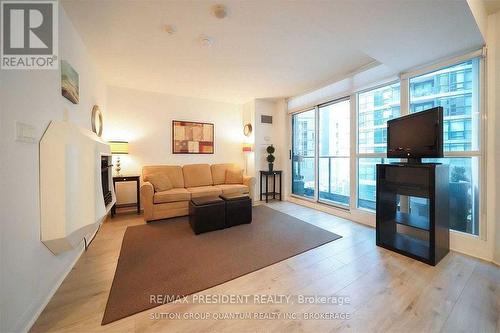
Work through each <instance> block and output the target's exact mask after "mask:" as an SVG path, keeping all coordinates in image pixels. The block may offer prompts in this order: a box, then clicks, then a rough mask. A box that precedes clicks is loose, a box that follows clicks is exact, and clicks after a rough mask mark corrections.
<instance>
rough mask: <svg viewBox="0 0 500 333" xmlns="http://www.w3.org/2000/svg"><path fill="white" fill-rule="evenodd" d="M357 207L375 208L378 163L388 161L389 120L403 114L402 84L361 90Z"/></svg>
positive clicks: (359, 97) (358, 96)
mask: <svg viewBox="0 0 500 333" xmlns="http://www.w3.org/2000/svg"><path fill="white" fill-rule="evenodd" d="M357 100H358V107H357V109H358V123H357V125H358V126H357V128H358V147H357V163H358V179H357V185H358V207H360V208H366V209H370V210H375V190H376V165H377V164H378V163H384V162H387V159H386V158H385V157H386V145H387V120H390V119H392V118H397V117H399V116H400V107H399V104H400V84H399V82H397V83H393V84H389V85H386V86H383V87H379V88H376V89H372V90H368V91H364V92H361V93H358V95H357Z"/></svg>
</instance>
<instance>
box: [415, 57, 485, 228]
mask: <svg viewBox="0 0 500 333" xmlns="http://www.w3.org/2000/svg"><path fill="white" fill-rule="evenodd" d="M479 80H480V64H479V59H478V58H475V59H471V60H469V61H466V62H462V63H459V64H456V65H453V66H449V67H445V68H441V69H439V70H436V71H433V72H430V73H426V74H423V75H419V76H416V77H412V78H410V80H409V87H410V97H409V102H410V104H409V105H410V112H420V111H423V110H426V109H429V108H432V107H435V106H442V107H443V109H444V124H443V127H444V138H443V139H444V140H443V142H444V151H445V156H446V158H445V159H439V160H437V162H441V163H446V164H448V165H449V166H450V180H449V181H450V183H449V184H450V187H449V191H450V227H451V228H452V229H454V230H458V231H462V232H467V233H471V234H474V235H478V234H479V194H480V190H479V185H480V163H481V158H480V157H481V149H480V103H479V99H480V93H479V86H480V85H479ZM428 161H429V160H428ZM411 204H412V205H413V206H415V207H418V206H419V205H423V203H420V202H418V200H416V201H414V202H411Z"/></svg>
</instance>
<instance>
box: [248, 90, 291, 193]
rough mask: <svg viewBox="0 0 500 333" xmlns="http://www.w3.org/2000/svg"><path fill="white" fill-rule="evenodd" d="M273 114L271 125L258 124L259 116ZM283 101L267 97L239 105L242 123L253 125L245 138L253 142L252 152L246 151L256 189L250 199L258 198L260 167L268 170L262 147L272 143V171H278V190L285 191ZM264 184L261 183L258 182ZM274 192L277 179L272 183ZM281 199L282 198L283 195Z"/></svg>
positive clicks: (286, 150)
mask: <svg viewBox="0 0 500 333" xmlns="http://www.w3.org/2000/svg"><path fill="white" fill-rule="evenodd" d="M262 115H267V116H272V117H273V123H272V124H266V123H261V116H262ZM286 116H287V114H286V102H285V100H284V99H276V100H267V99H254V100H252V101H250V102H248V103H246V104H244V105H243V122H244V123H251V124H252V126H253V132H252V135H251V136H250V137H249V138H247V140H248V142H250V143H253V144H254V152H253V153H250V154H248V157H247V158H248V165H249V167H248V174H249V175H252V176H255V178H256V188H255V196H254V200H256V201H257V200H259V199H260V198H259V194H260V186H261V184H260V170H268V168H269V166H268V162H267V160H266V157H267V155H268V154H267V152H266V148H267V147H268V146H269V145H273V146H274V148H275V153H274V155H275V157H276V160H275V161H274V170H282V171H283V174H282V177H283V179H282V193H286V187H287V184H286V180H287V178H286V177H287V170H288V163H287V160H286V156H288V144H287V140H286V135H287V134H286V133H289V132H288V131H287V117H286ZM269 184H270V185H269V186H271V187H269V191H271V190H272V182H271V179H270V180H269ZM262 186H265V183H263V184H262ZM276 189H277V191H279V189H278V182H277V185H276ZM283 199H284V197H283Z"/></svg>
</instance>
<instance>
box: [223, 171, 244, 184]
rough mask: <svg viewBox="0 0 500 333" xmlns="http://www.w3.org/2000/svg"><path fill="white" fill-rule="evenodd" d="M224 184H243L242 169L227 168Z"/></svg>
mask: <svg viewBox="0 0 500 333" xmlns="http://www.w3.org/2000/svg"><path fill="white" fill-rule="evenodd" d="M225 184H243V170H241V169H227V170H226V182H225Z"/></svg>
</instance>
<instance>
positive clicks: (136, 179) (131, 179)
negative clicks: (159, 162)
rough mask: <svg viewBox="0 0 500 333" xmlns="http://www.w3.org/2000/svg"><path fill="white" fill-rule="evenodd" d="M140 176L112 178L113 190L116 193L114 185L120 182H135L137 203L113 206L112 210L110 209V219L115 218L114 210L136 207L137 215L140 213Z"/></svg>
mask: <svg viewBox="0 0 500 333" xmlns="http://www.w3.org/2000/svg"><path fill="white" fill-rule="evenodd" d="M140 179H141V177H140V176H135V175H133V176H113V188H114V189H115V193H116V185H115V184H116V183H121V182H136V193H137V202H132V203H127V204H120V205H117V204H115V205H114V206H113V208H111V217H113V216H115V214H116V208H124V207H134V206H136V207H137V214H140V213H141V193H140V182H141V181H140Z"/></svg>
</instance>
